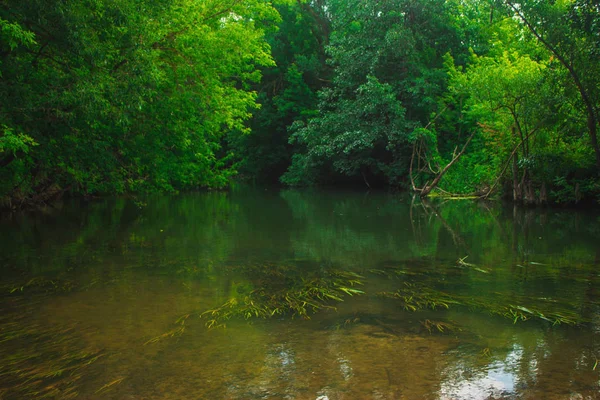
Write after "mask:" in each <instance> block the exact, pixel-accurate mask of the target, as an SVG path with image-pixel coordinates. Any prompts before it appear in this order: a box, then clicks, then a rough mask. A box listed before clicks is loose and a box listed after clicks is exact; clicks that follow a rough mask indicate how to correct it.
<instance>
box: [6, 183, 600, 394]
mask: <svg viewBox="0 0 600 400" xmlns="http://www.w3.org/2000/svg"><path fill="white" fill-rule="evenodd" d="M599 273H600V215H599V214H598V213H597V212H591V211H587V212H584V211H574V210H555V209H541V210H540V209H537V210H533V209H520V208H513V207H512V206H510V207H509V206H503V205H501V204H495V203H488V204H484V203H473V202H467V201H448V202H441V201H438V202H427V203H422V202H420V201H416V200H413V199H411V198H410V197H408V196H405V195H404V196H403V195H393V194H385V193H367V194H365V193H359V192H349V191H348V192H346V191H330V192H327V191H291V190H290V191H276V190H270V189H268V190H264V189H248V188H241V189H236V190H233V191H231V192H228V193H195V194H185V195H179V196H156V197H148V198H144V199H137V200H132V199H107V200H96V201H93V202H89V203H84V202H80V201H71V202H65V203H63V204H59V205H58V206H57V207H55V208H49V209H46V210H43V211H42V212H36V213H24V214H15V215H8V216H6V217H4V218H2V219H0V307H1V309H2V313H1V314H0V361H1V363H0V399H26V398H51V399H68V398H79V399H140V400H141V399H320V400H325V399H330V400H333V399H517V398H518V399H588V398H589V399H595V398H600V391H599V390H600V381H599V379H600V365H599V364H600V361H599V359H600V341H599V339H600V336H599V335H600V317H599V311H600V304H599V301H600V296H599V295H600V286H599V285H598V284H599V283H600V277H599ZM340 300H341V301H340ZM207 311H208V312H207ZM256 314H259V315H258V316H257V315H256ZM263 317H267V318H263Z"/></svg>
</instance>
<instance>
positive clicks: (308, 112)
mask: <svg viewBox="0 0 600 400" xmlns="http://www.w3.org/2000/svg"><path fill="white" fill-rule="evenodd" d="M598 21H600V6H598V4H597V2H595V1H593V0H563V1H556V2H547V1H541V0H522V1H513V0H419V1H417V0H384V1H379V2H365V1H359V0H312V1H309V0H298V1H296V2H292V1H279V2H276V3H273V2H271V1H270V0H230V1H222V0H207V1H184V0H178V1H169V2H167V1H164V0H153V1H150V0H124V1H119V2H116V1H111V0H89V1H85V2H77V3H74V2H62V1H58V0H51V1H45V2H40V1H39V0H25V1H15V0H1V1H0V73H1V75H0V93H1V96H0V195H2V196H3V203H4V206H6V205H8V206H15V205H20V204H26V203H38V202H41V201H47V200H49V199H51V198H53V197H54V196H57V195H59V194H61V193H63V192H65V191H70V192H74V193H83V194H96V193H122V192H138V191H175V190H182V189H193V188H199V187H205V188H221V187H225V186H226V185H227V184H228V180H229V178H230V177H232V176H234V175H235V174H239V176H242V177H246V178H253V179H255V180H259V181H263V182H277V181H281V182H283V183H285V184H288V185H312V184H324V183H327V184H329V183H342V182H355V183H359V184H361V185H366V186H369V187H371V186H373V185H379V186H382V185H397V186H400V187H405V188H408V189H412V190H414V191H416V192H418V193H420V194H421V195H422V196H427V195H429V194H430V193H432V191H437V193H438V194H448V193H451V194H457V195H473V196H482V197H489V196H491V195H497V194H504V195H506V196H507V197H508V196H510V197H511V198H512V199H514V200H515V201H523V202H526V203H544V202H559V203H568V202H577V201H580V200H582V199H598V196H599V194H600V183H599V172H600V148H599V145H598V139H597V130H598V124H599V121H600V86H599V85H598V82H599V81H600V62H598V61H599V60H600V39H599V38H600V23H599V22H598Z"/></svg>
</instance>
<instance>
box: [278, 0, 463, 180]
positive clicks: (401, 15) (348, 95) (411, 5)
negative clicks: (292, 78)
mask: <svg viewBox="0 0 600 400" xmlns="http://www.w3.org/2000/svg"><path fill="white" fill-rule="evenodd" d="M328 6H329V8H328V12H329V13H330V15H331V20H332V33H331V37H330V43H329V46H328V48H327V52H328V54H329V56H330V65H331V66H332V68H333V69H334V77H333V80H332V84H331V86H330V87H327V88H325V89H324V90H322V91H321V93H320V95H319V115H318V116H317V117H315V118H313V119H311V120H310V121H308V123H306V124H302V123H297V124H296V126H295V129H294V133H293V135H292V137H291V141H292V143H294V144H295V145H296V146H297V148H298V149H300V151H299V152H298V153H297V154H295V155H294V159H293V163H292V165H291V167H290V169H289V170H288V172H287V173H286V174H285V175H284V176H283V177H282V180H283V181H284V182H285V183H288V184H294V185H297V184H306V183H311V182H315V181H327V180H328V179H331V178H332V177H333V178H334V179H340V178H350V179H356V178H357V179H359V180H361V181H364V182H365V183H367V185H369V182H373V181H376V182H377V181H378V182H386V183H402V182H405V181H406V177H407V175H408V174H407V172H408V160H409V159H410V143H409V135H410V134H411V132H412V131H413V130H414V129H415V128H418V127H419V126H423V125H425V124H426V123H427V121H428V119H429V117H430V115H431V113H432V112H434V111H436V110H437V107H438V102H437V98H438V97H439V96H440V95H441V94H442V93H443V91H444V87H445V84H446V83H445V80H446V75H445V73H444V71H443V54H444V53H445V52H446V51H448V50H449V49H450V48H454V47H460V41H459V38H458V36H457V35H456V32H455V29H454V27H453V25H452V24H451V19H450V16H451V14H452V12H453V11H452V9H450V8H449V7H450V5H448V4H447V3H446V2H443V1H428V2H415V1H407V0H388V1H384V2H377V3H365V2H360V1H330V2H329V4H328Z"/></svg>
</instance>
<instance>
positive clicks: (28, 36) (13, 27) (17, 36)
mask: <svg viewBox="0 0 600 400" xmlns="http://www.w3.org/2000/svg"><path fill="white" fill-rule="evenodd" d="M0 43H2V44H3V45H7V46H8V48H9V49H10V50H15V49H16V48H17V47H19V46H27V47H31V46H33V45H34V44H35V35H34V33H33V32H30V31H28V30H26V29H23V27H22V26H21V25H19V24H18V23H16V22H10V21H7V20H5V19H2V18H0Z"/></svg>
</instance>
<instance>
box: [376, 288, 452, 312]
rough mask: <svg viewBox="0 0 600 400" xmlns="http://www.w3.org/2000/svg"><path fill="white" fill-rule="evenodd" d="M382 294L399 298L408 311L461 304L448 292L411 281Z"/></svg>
mask: <svg viewBox="0 0 600 400" xmlns="http://www.w3.org/2000/svg"><path fill="white" fill-rule="evenodd" d="M380 296H383V297H387V298H392V299H395V300H398V301H399V302H400V306H401V307H402V308H404V309H405V310H406V311H418V310H423V309H426V308H430V309H436V308H449V306H450V305H451V304H460V303H459V301H457V300H456V299H455V298H453V297H452V296H451V295H449V294H447V293H444V292H440V291H437V290H434V289H431V288H429V287H426V286H424V285H418V284H414V283H409V282H404V286H403V287H402V288H400V289H398V290H397V291H395V292H382V293H380Z"/></svg>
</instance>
